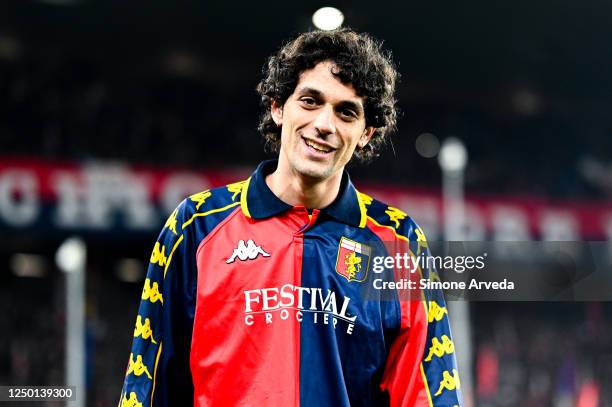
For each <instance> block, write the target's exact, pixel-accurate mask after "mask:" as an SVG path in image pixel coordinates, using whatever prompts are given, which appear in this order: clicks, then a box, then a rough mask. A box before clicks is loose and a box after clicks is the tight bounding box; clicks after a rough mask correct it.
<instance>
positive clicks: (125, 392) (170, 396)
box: [119, 201, 197, 407]
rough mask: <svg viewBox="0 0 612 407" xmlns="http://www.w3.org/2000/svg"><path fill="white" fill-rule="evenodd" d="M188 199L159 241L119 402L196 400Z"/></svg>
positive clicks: (182, 402) (184, 403)
mask: <svg viewBox="0 0 612 407" xmlns="http://www.w3.org/2000/svg"><path fill="white" fill-rule="evenodd" d="M186 207H187V204H186V201H183V202H182V203H181V204H180V205H179V206H178V208H177V209H176V210H175V211H174V212H172V214H171V215H170V217H169V218H168V220H167V221H166V224H165V225H164V228H163V229H162V231H161V233H160V235H159V238H158V239H157V241H156V242H155V244H154V246H153V250H152V253H151V257H150V261H149V265H148V270H147V276H146V280H145V283H144V288H143V290H142V294H141V302H140V307H139V309H138V316H137V317H136V324H135V327H134V338H133V343H132V349H131V353H130V357H129V360H128V366H127V369H126V372H125V379H124V383H123V388H122V390H121V399H120V401H119V406H120V407H123V406H134V407H135V406H171V405H173V406H187V405H191V404H192V403H193V382H192V378H191V372H190V368H189V352H190V346H191V332H192V329H193V315H194V309H195V292H196V276H197V271H196V262H195V251H196V249H197V247H193V246H194V244H195V242H194V239H193V237H192V236H191V234H190V233H189V232H190V231H189V230H183V228H182V227H181V226H182V225H183V223H185V221H186V220H188V218H189V214H188V212H189V210H188V209H187V208H186Z"/></svg>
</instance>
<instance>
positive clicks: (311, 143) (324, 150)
mask: <svg viewBox="0 0 612 407" xmlns="http://www.w3.org/2000/svg"><path fill="white" fill-rule="evenodd" d="M306 144H307V145H308V146H309V147H312V148H314V149H315V150H317V151H320V152H322V153H329V152H330V151H331V150H332V149H331V148H329V147H325V146H322V145H321V144H319V143H315V142H314V141H312V140H308V139H306Z"/></svg>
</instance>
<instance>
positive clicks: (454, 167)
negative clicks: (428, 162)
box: [438, 137, 468, 172]
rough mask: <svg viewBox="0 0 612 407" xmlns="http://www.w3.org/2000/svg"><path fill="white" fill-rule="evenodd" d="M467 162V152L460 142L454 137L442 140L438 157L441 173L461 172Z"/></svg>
mask: <svg viewBox="0 0 612 407" xmlns="http://www.w3.org/2000/svg"><path fill="white" fill-rule="evenodd" d="M467 161H468V155H467V150H466V149H465V145H464V144H463V142H462V141H461V140H459V139H458V138H455V137H449V138H447V139H446V140H444V142H443V143H442V148H440V155H439V156H438V162H439V163H440V167H442V170H443V171H450V172H456V171H463V170H464V168H465V166H466V164H467Z"/></svg>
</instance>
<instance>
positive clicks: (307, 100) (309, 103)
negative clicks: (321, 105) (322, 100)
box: [300, 97, 317, 106]
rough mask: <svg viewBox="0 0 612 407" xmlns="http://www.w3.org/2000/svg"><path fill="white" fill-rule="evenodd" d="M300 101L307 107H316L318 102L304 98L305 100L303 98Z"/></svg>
mask: <svg viewBox="0 0 612 407" xmlns="http://www.w3.org/2000/svg"><path fill="white" fill-rule="evenodd" d="M300 100H301V101H302V103H303V104H305V105H307V106H314V105H316V104H317V102H316V101H315V100H314V99H313V98H308V97H304V98H301V99H300Z"/></svg>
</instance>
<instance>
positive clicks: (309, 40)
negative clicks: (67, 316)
mask: <svg viewBox="0 0 612 407" xmlns="http://www.w3.org/2000/svg"><path fill="white" fill-rule="evenodd" d="M396 76H397V73H396V71H395V69H394V68H393V66H392V64H391V62H390V58H389V57H388V56H387V55H385V54H384V53H383V52H382V51H381V50H380V45H379V44H378V43H376V42H375V41H374V40H372V39H371V38H370V37H369V36H367V35H360V34H357V33H355V32H353V31H350V30H347V29H343V30H337V31H332V32H320V31H317V32H310V33H305V34H302V35H300V36H298V37H297V38H296V39H295V40H293V41H291V42H289V43H288V44H286V45H285V46H284V47H282V48H281V50H280V51H279V52H278V53H276V54H275V55H273V56H272V57H271V58H270V59H269V61H268V64H267V67H266V69H265V75H264V79H263V80H262V81H261V83H260V84H259V86H258V92H259V93H260V94H261V96H262V102H263V106H264V114H263V116H262V119H261V123H260V131H261V132H262V133H263V135H264V137H265V138H266V140H267V142H268V144H269V145H270V146H272V147H273V148H275V149H277V151H278V160H277V161H268V162H264V163H262V164H260V165H259V167H258V168H257V170H256V171H255V172H254V173H253V175H252V176H251V177H250V178H249V179H247V180H245V181H242V182H237V183H235V184H230V185H227V186H224V187H221V188H217V189H213V190H210V191H204V192H201V193H198V194H195V195H193V196H191V197H189V198H187V199H186V200H185V201H183V202H182V203H181V204H180V205H179V207H178V208H177V209H176V210H175V211H174V212H173V213H172V214H171V215H170V217H169V218H168V220H167V222H166V224H165V227H164V229H163V231H162V233H161V236H160V238H159V240H158V242H157V243H156V244H155V247H154V249H153V253H152V256H151V263H150V267H149V270H148V275H147V279H146V282H145V287H144V290H143V293H142V303H141V306H140V309H139V314H138V317H137V321H136V328H135V331H134V344H133V349H132V353H131V355H130V361H129V365H128V369H127V374H126V377H125V383H124V386H123V390H122V394H121V405H122V406H139V405H143V406H144V405H147V406H148V405H154V406H185V405H191V404H194V405H199V406H218V405H223V406H234V405H244V406H312V405H323V406H349V405H351V406H384V405H391V406H421V405H423V406H428V405H440V406H442V405H444V406H453V405H459V404H460V396H459V394H458V388H459V378H458V374H457V370H456V366H455V360H454V350H453V346H452V340H451V339H450V332H449V327H448V313H447V312H446V308H445V306H444V301H443V299H442V297H441V295H440V293H431V292H425V293H420V294H419V296H418V297H414V296H413V297H411V298H409V299H406V298H403V299H402V298H400V297H401V296H400V295H398V294H397V293H396V292H395V291H394V292H393V293H391V294H389V293H384V295H383V294H382V293H376V292H373V291H372V289H371V287H370V286H371V284H372V281H373V280H374V277H377V278H378V277H381V276H382V277H383V278H385V279H387V280H389V279H391V280H393V279H394V278H396V276H395V274H394V273H395V272H391V273H383V274H380V275H376V276H373V272H372V271H371V270H370V267H371V265H370V263H371V259H372V258H374V256H375V255H376V254H381V253H383V254H384V253H387V254H392V253H390V251H392V250H391V249H389V247H390V246H393V247H400V246H401V245H402V244H403V243H407V242H410V241H411V242H417V243H418V250H421V249H423V250H426V243H425V240H424V238H423V236H422V232H421V230H420V229H419V228H418V226H417V225H416V224H415V223H414V222H413V221H412V220H411V219H410V218H409V217H407V216H406V214H404V213H403V212H402V211H400V210H399V209H396V208H392V207H389V206H387V205H385V204H383V203H381V202H379V201H376V200H374V199H372V198H371V197H369V196H367V195H365V194H362V193H360V192H358V191H357V190H356V189H355V188H354V186H353V185H352V183H351V181H350V179H349V177H348V175H347V174H346V173H345V172H344V167H345V166H346V164H347V163H348V162H349V161H350V160H351V159H352V158H353V157H355V158H356V159H361V160H367V159H370V158H372V157H373V156H374V155H375V154H376V152H377V148H378V147H379V146H380V145H381V143H382V142H383V140H384V138H385V136H386V135H387V133H388V132H389V131H390V130H391V129H393V127H394V126H395V118H396V111H395V100H394V91H395V81H396ZM419 272H420V273H422V274H423V276H424V277H428V276H430V277H433V276H434V274H433V272H429V271H428V270H419ZM428 273H429V275H427V274H428ZM367 287H370V289H364V288H367Z"/></svg>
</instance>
